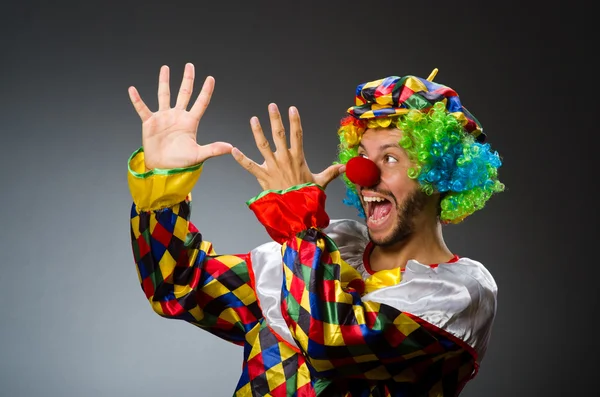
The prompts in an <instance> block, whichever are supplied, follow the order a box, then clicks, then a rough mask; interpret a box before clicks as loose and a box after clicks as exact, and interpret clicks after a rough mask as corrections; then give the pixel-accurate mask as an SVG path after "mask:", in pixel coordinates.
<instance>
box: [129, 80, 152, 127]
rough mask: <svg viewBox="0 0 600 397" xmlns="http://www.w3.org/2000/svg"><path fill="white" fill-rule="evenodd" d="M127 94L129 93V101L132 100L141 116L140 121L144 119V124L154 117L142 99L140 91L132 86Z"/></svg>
mask: <svg viewBox="0 0 600 397" xmlns="http://www.w3.org/2000/svg"><path fill="white" fill-rule="evenodd" d="M127 92H128V93H129V99H130V100H131V103H132V104H133V107H134V109H135V111H136V112H137V114H138V115H139V116H140V119H142V123H143V122H145V121H146V120H148V119H149V118H150V117H152V112H151V111H150V109H148V106H146V104H145V103H144V101H143V100H142V97H140V94H139V92H138V90H137V89H136V88H135V87H133V86H132V87H129V89H128V90H127Z"/></svg>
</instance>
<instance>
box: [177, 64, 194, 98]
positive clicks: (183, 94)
mask: <svg viewBox="0 0 600 397" xmlns="http://www.w3.org/2000/svg"><path fill="white" fill-rule="evenodd" d="M194 73H195V71H194V65H193V64H191V63H187V64H186V65H185V69H184V71H183V79H182V80H181V87H179V94H177V103H176V104H175V107H176V108H177V109H183V110H185V109H187V106H188V104H189V103H190V97H191V96H192V91H193V90H194Z"/></svg>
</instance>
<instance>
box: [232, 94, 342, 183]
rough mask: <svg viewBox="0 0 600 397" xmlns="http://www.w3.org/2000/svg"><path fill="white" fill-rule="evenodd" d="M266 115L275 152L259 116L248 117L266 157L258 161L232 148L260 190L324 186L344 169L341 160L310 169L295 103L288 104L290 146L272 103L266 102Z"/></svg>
mask: <svg viewBox="0 0 600 397" xmlns="http://www.w3.org/2000/svg"><path fill="white" fill-rule="evenodd" d="M269 118H270V121H271V130H272V133H273V141H274V143H275V147H276V150H275V152H272V151H271V148H270V145H269V141H267V139H266V138H265V135H264V133H263V130H262V127H261V125H260V122H259V120H258V118H256V117H252V118H251V119H250V127H251V129H252V133H253V134H254V140H255V141H256V146H257V147H258V150H259V151H260V153H261V154H262V155H263V157H264V159H265V161H264V162H263V163H262V164H261V165H259V164H257V163H256V162H254V161H253V160H251V159H249V158H248V157H246V156H245V155H244V154H243V153H242V152H240V151H239V149H237V148H233V150H232V151H231V154H232V155H233V157H234V159H235V160H236V161H237V162H238V163H239V164H240V165H241V166H242V167H244V168H245V169H246V170H247V171H248V172H250V173H251V174H252V175H254V176H255V177H256V179H257V180H258V183H259V184H260V186H261V187H262V188H263V190H285V189H287V188H290V187H292V186H296V185H301V184H304V183H308V182H314V183H316V184H317V185H320V186H321V187H323V188H325V187H326V186H327V185H328V184H329V182H331V181H332V180H334V179H335V178H337V177H338V176H339V175H341V173H342V172H344V169H345V166H344V165H342V164H335V165H332V166H330V167H328V168H327V169H325V170H324V171H323V172H321V173H319V174H313V173H311V172H310V169H309V168H308V165H307V164H306V159H305V157H304V148H303V143H302V124H301V122H300V114H299V113H298V110H297V109H296V108H295V107H291V108H290V110H289V118H290V148H289V149H288V145H287V139H286V134H285V128H284V126H283V122H282V120H281V115H280V114H279V109H278V108H277V105H275V104H274V103H272V104H270V105H269Z"/></svg>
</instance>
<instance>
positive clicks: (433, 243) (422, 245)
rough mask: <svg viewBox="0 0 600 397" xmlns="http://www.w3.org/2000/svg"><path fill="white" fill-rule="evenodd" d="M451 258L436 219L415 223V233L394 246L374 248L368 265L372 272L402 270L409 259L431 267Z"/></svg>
mask: <svg viewBox="0 0 600 397" xmlns="http://www.w3.org/2000/svg"><path fill="white" fill-rule="evenodd" d="M430 219H431V218H430ZM453 256H454V255H453V254H452V252H451V251H450V250H449V249H448V247H447V246H446V243H445V242H444V237H443V235H442V225H441V224H440V223H439V222H438V221H437V219H436V220H434V221H433V222H431V221H429V222H426V221H421V222H419V223H416V224H415V232H413V233H412V234H411V235H409V236H407V238H405V239H404V240H402V241H399V242H397V243H395V244H394V245H390V246H385V247H383V246H375V247H374V248H373V251H372V252H371V256H370V258H369V263H370V265H371V269H372V270H373V271H379V270H385V269H394V268H397V267H400V268H402V269H404V267H405V266H406V263H407V262H408V261H409V260H411V259H413V260H416V261H418V262H419V263H422V264H424V265H431V264H436V263H444V262H447V261H449V260H450V259H452V258H453Z"/></svg>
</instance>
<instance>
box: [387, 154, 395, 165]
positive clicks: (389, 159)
mask: <svg viewBox="0 0 600 397" xmlns="http://www.w3.org/2000/svg"><path fill="white" fill-rule="evenodd" d="M385 161H386V162H387V163H397V162H398V160H396V158H395V157H392V156H390V155H389V154H388V155H387V156H385Z"/></svg>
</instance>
